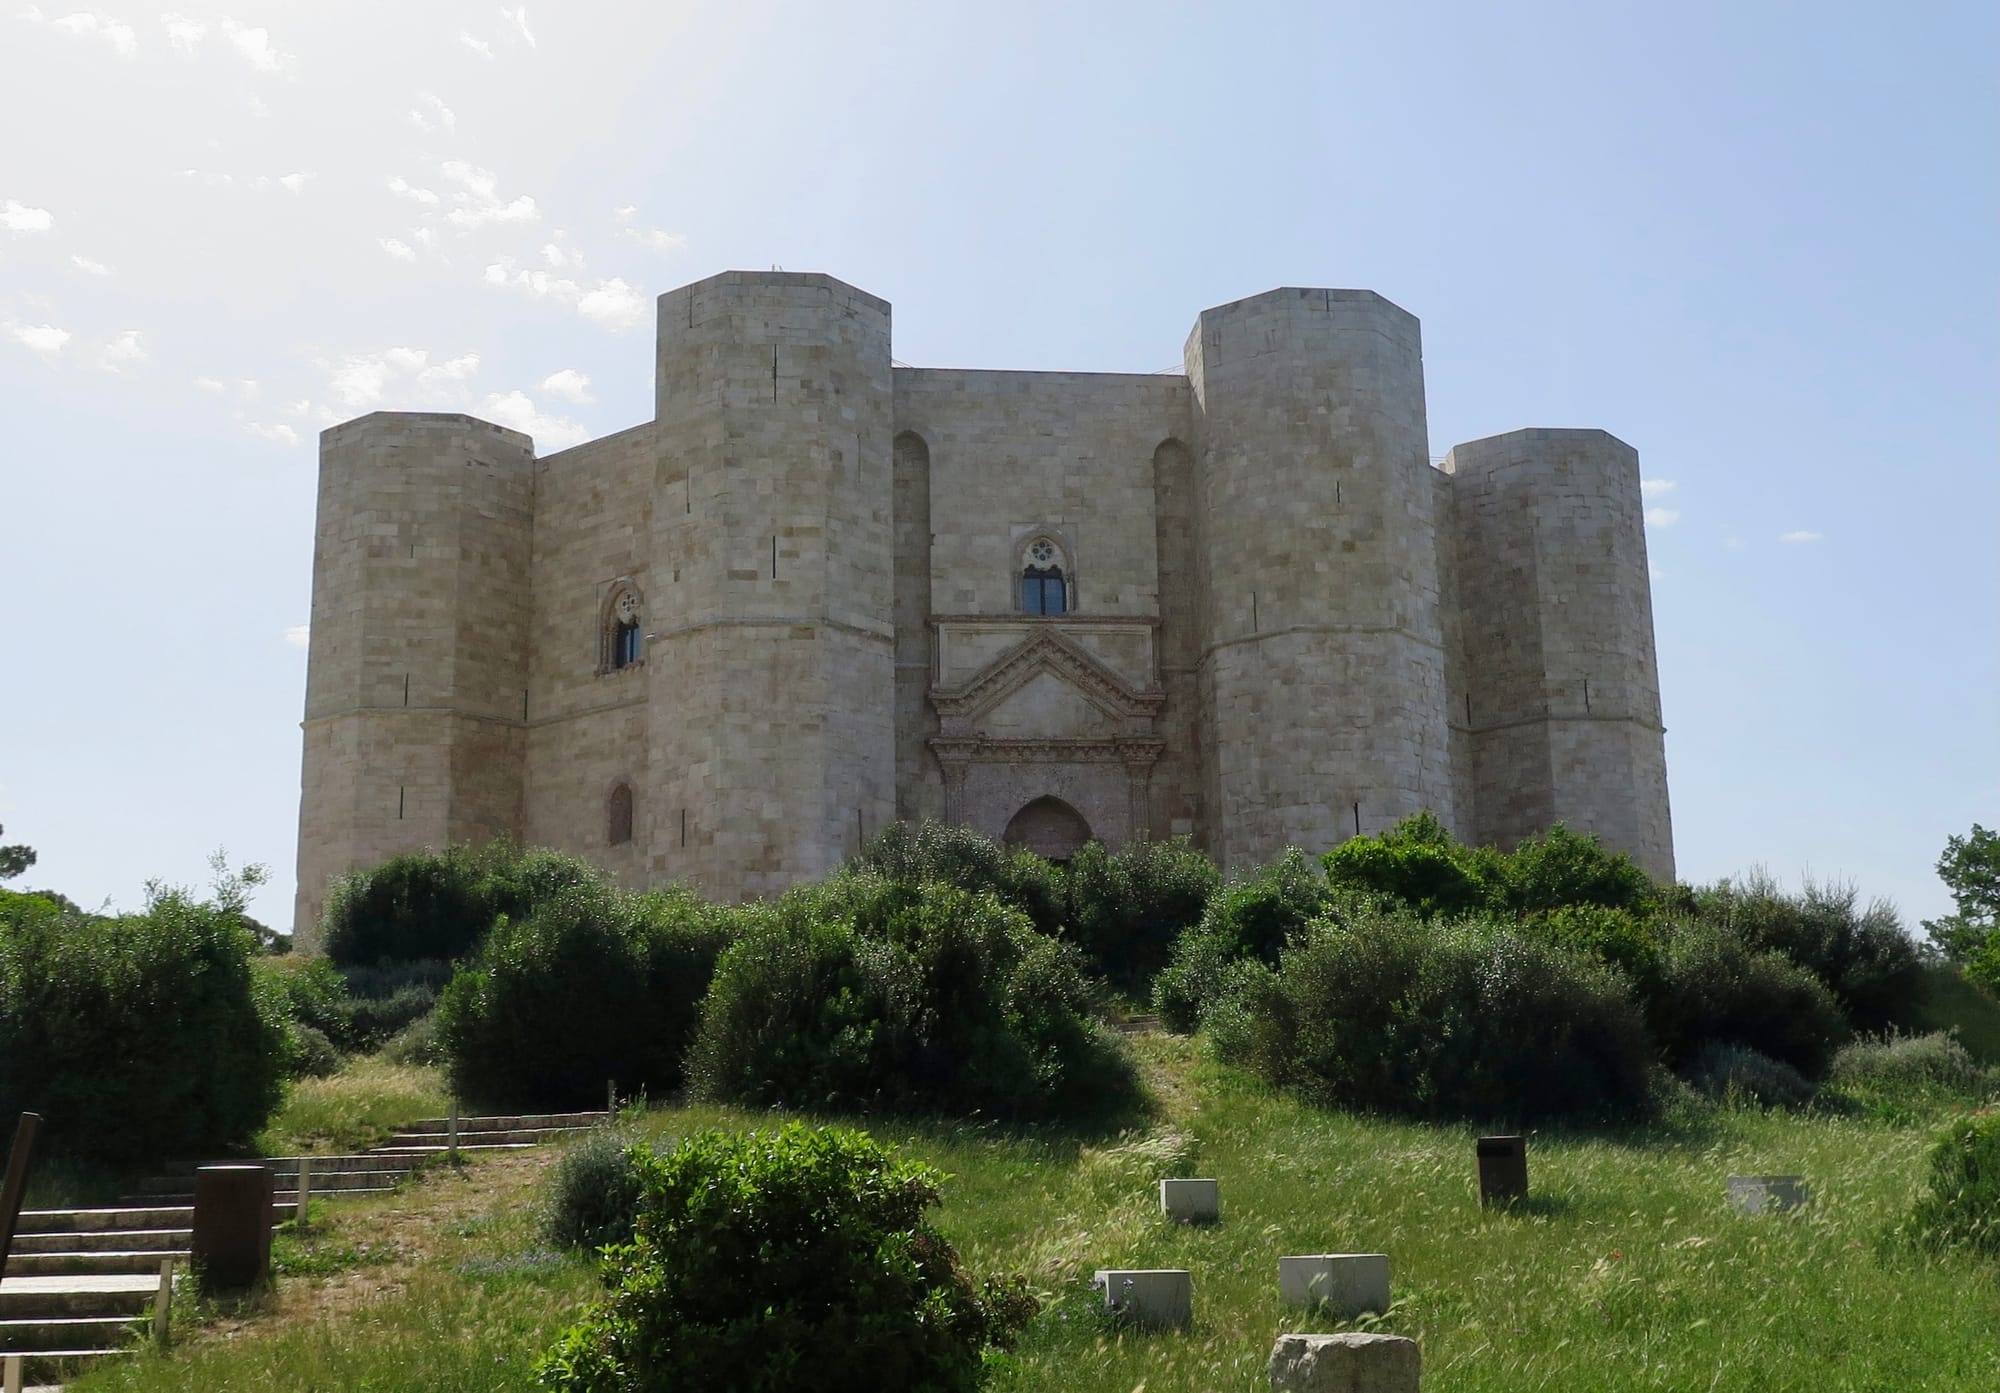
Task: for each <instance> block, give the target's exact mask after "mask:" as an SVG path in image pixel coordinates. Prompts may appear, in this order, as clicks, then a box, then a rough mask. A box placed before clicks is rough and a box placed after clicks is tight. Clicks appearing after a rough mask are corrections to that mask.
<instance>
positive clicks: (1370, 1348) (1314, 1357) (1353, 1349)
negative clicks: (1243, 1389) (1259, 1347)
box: [1267, 1331, 1423, 1393]
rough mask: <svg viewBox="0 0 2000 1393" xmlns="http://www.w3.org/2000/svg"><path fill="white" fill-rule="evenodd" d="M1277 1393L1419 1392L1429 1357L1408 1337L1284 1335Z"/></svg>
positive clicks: (1275, 1355)
mask: <svg viewBox="0 0 2000 1393" xmlns="http://www.w3.org/2000/svg"><path fill="white" fill-rule="evenodd" d="M1267 1372H1268V1373H1269V1374H1270V1376H1271V1393H1417V1390H1418V1387H1419V1384H1420V1382H1421V1380H1422V1378H1423V1356H1422V1355H1421V1353H1420V1352H1419V1351H1418V1349H1417V1342H1416V1341H1415V1340H1412V1339H1408V1338H1406V1337H1404V1336H1402V1335H1367V1334H1362V1333H1360V1332H1358V1331H1353V1332H1349V1333H1347V1334H1342V1335H1280V1336H1279V1337H1278V1342H1277V1343H1276V1344H1275V1345H1273V1346H1271V1362H1270V1364H1269V1365H1268V1366H1267Z"/></svg>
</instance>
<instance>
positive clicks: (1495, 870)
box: [1324, 813, 1505, 919]
mask: <svg viewBox="0 0 2000 1393" xmlns="http://www.w3.org/2000/svg"><path fill="white" fill-rule="evenodd" d="M1324 860H1325V866H1326V878H1327V880H1328V881H1329V882H1330V883H1331V884H1332V885H1334V886H1336V887H1338V888H1340V889H1344V890H1352V891H1360V892H1364V893H1368V894H1374V895H1379V896H1384V897H1386V898H1388V899H1390V900H1394V901H1397V902H1399V903H1401V904H1403V905H1406V906H1408V907H1409V908H1410V909H1412V910H1414V911H1415V912H1416V913H1417V914H1418V915H1419V916H1421V917H1422V918H1425V919H1431V918H1437V917H1444V918H1453V917H1456V916H1459V915H1465V914H1477V913H1480V912H1482V911H1489V910H1496V909H1498V908H1500V907H1501V905H1502V903H1503V902H1504V897H1505V882H1504V879H1503V875H1502V867H1501V863H1500V859H1499V857H1498V855H1497V854H1496V853H1494V852H1490V851H1476V850H1473V849H1472V848H1470V847H1464V846H1460V845H1459V844H1458V843H1457V842H1456V841H1454V840H1453V839H1452V835H1451V833H1449V832H1447V831H1446V830H1445V827H1444V824H1443V823H1441V822H1439V821H1438V820H1437V818H1435V817H1434V816H1432V815H1431V814H1430V813H1417V814H1415V815H1414V816H1411V817H1406V818H1404V819H1403V820H1402V821H1401V822H1399V823H1397V824H1396V825H1395V826H1394V827H1391V828H1390V829H1389V830H1388V831H1386V832H1383V833H1382V834H1380V835H1379V836H1373V837H1353V838H1350V839H1349V840H1347V841H1345V842H1342V843H1341V844H1340V845H1339V846H1337V847H1335V848H1334V849H1333V850H1332V851H1329V852H1328V853H1327V854H1326V856H1325V858H1324Z"/></svg>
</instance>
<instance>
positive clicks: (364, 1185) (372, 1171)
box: [138, 1156, 411, 1196]
mask: <svg viewBox="0 0 2000 1393" xmlns="http://www.w3.org/2000/svg"><path fill="white" fill-rule="evenodd" d="M369 1159H370V1160H372V1161H375V1162H376V1163H377V1164H375V1165H373V1166H370V1167H369V1168H367V1169H366V1170H358V1169H357V1170H340V1171H322V1170H321V1169H320V1168H319V1167H318V1166H314V1167H313V1170H312V1187H313V1193H314V1194H318V1193H320V1192H321V1191H323V1190H379V1189H382V1188H384V1187H385V1186H390V1185H395V1184H397V1183H399V1182H401V1181H403V1180H406V1179H408V1178H409V1174H410V1169H411V1166H410V1160H409V1158H408V1157H406V1156H373V1157H370V1158H369ZM271 1179H272V1180H273V1181H275V1182H276V1184H277V1188H278V1190H279V1191H280V1192H286V1191H291V1190H296V1189H297V1188H298V1182H299V1173H298V1171H296V1170H290V1171H273V1172H272V1173H271ZM193 1181H194V1174H193V1172H189V1173H188V1174H186V1175H154V1176H148V1177H147V1178H146V1179H145V1180H142V1181H140V1182H139V1191H138V1193H139V1195H141V1196H150V1195H184V1194H190V1193H192V1191H191V1190H190V1189H189V1186H190V1185H191V1184H192V1183H193Z"/></svg>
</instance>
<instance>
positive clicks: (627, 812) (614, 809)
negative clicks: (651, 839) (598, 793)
mask: <svg viewBox="0 0 2000 1393" xmlns="http://www.w3.org/2000/svg"><path fill="white" fill-rule="evenodd" d="M606 814H607V816H606V818H605V821H606V823H607V824H608V828H607V834H606V837H605V840H606V841H608V842H610V843H611V845H613V846H624V845H625V843H627V842H629V841H631V840H632V785H630V784H619V785H618V786H617V787H616V788H614V789H612V790H611V798H610V800H609V803H608V806H607V808H606Z"/></svg>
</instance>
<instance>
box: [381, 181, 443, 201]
mask: <svg viewBox="0 0 2000 1393" xmlns="http://www.w3.org/2000/svg"><path fill="white" fill-rule="evenodd" d="M389 192H390V193H394V194H401V195H402V196H403V197H404V198H407V199H412V200H414V201H415V202H418V203H425V204H434V203H436V202H437V201H438V196H437V194H436V193H435V192H434V191H433V190H431V189H422V188H418V187H417V186H416V185H415V184H412V183H411V182H410V181H409V180H407V179H405V178H404V177H403V176H402V175H400V174H392V175H390V176H389Z"/></svg>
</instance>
